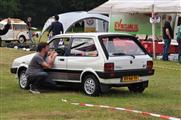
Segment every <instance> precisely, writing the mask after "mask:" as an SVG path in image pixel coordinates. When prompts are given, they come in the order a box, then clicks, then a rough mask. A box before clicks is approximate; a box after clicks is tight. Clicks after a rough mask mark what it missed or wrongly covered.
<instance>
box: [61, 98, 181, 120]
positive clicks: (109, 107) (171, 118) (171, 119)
mask: <svg viewBox="0 0 181 120" xmlns="http://www.w3.org/2000/svg"><path fill="white" fill-rule="evenodd" d="M62 102H65V103H70V102H68V101H67V100H66V99H62ZM70 104H72V105H77V106H86V107H95V108H105V109H111V110H120V111H126V112H132V113H137V114H142V115H144V116H153V117H157V118H162V119H167V120H181V118H176V117H171V116H167V115H160V114H155V113H150V112H142V111H138V110H131V109H126V108H120V107H111V106H105V105H93V104H86V103H70Z"/></svg>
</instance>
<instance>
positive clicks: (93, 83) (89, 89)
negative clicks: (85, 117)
mask: <svg viewBox="0 0 181 120" xmlns="http://www.w3.org/2000/svg"><path fill="white" fill-rule="evenodd" d="M82 88H83V91H84V93H85V94H86V95H89V96H99V94H100V84H99V82H98V80H97V78H96V77H95V76H94V75H87V76H85V77H84V80H83V83H82Z"/></svg>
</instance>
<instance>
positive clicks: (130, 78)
mask: <svg viewBox="0 0 181 120" xmlns="http://www.w3.org/2000/svg"><path fill="white" fill-rule="evenodd" d="M139 79H140V78H139V76H137V75H134V76H123V77H122V82H132V81H138V80H139Z"/></svg>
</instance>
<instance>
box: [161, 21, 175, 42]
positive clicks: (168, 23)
mask: <svg viewBox="0 0 181 120" xmlns="http://www.w3.org/2000/svg"><path fill="white" fill-rule="evenodd" d="M166 29H168V30H169V33H170V36H171V38H173V30H172V28H171V25H170V22H168V21H166V22H165V24H164V26H163V39H170V38H169V37H168V35H167V34H166Z"/></svg>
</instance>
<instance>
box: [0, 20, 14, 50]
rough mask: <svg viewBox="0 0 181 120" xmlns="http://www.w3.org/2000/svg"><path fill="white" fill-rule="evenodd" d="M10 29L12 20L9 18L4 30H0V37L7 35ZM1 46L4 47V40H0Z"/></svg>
mask: <svg viewBox="0 0 181 120" xmlns="http://www.w3.org/2000/svg"><path fill="white" fill-rule="evenodd" d="M10 27H11V20H10V18H8V19H7V24H6V25H5V26H4V28H3V29H2V30H1V29H0V35H5V34H6V33H7V32H8V30H9V29H10ZM1 46H2V40H1V38H0V47H1Z"/></svg>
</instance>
